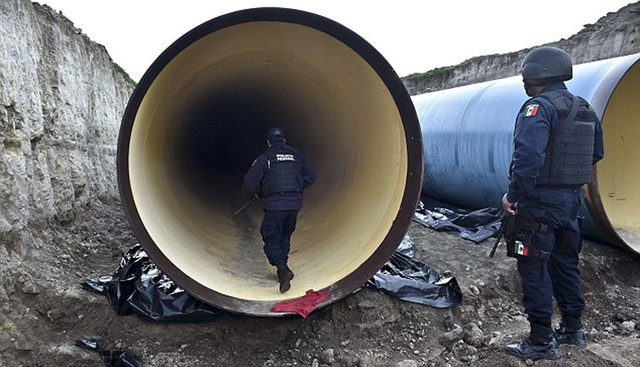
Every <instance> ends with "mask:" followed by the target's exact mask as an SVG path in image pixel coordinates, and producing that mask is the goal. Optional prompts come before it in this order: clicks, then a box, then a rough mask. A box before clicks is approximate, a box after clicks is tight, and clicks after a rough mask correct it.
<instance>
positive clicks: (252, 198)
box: [231, 196, 258, 218]
mask: <svg viewBox="0 0 640 367" xmlns="http://www.w3.org/2000/svg"><path fill="white" fill-rule="evenodd" d="M256 200H258V197H257V196H252V197H251V199H250V200H249V201H247V202H246V203H244V205H242V206H241V207H240V209H238V210H236V211H235V213H233V214H231V218H233V217H235V216H236V215H238V214H240V212H241V211H243V210H245V209H247V207H248V206H249V205H251V204H253V203H254V202H255V201H256Z"/></svg>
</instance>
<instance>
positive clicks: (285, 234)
mask: <svg viewBox="0 0 640 367" xmlns="http://www.w3.org/2000/svg"><path fill="white" fill-rule="evenodd" d="M297 220H298V210H265V211H264V218H263V219H262V226H261V227H260V234H261V235H262V241H263V242H264V253H265V254H266V255H267V259H268V260H269V264H271V265H276V264H277V263H278V262H280V261H283V260H284V261H287V260H288V259H289V250H290V249H291V235H292V234H293V231H295V229H296V222H297Z"/></svg>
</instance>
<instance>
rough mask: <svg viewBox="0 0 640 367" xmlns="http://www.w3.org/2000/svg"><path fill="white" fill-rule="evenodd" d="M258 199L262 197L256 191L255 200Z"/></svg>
mask: <svg viewBox="0 0 640 367" xmlns="http://www.w3.org/2000/svg"><path fill="white" fill-rule="evenodd" d="M258 199H260V195H258V193H257V192H256V193H254V194H253V200H258Z"/></svg>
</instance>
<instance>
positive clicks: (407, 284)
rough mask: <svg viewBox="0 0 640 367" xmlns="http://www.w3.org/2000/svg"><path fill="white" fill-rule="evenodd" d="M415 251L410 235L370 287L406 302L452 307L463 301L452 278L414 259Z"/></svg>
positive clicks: (373, 279)
mask: <svg viewBox="0 0 640 367" xmlns="http://www.w3.org/2000/svg"><path fill="white" fill-rule="evenodd" d="M414 254H415V248H414V244H413V241H411V239H410V238H409V237H408V236H405V238H404V240H403V241H402V243H401V244H400V246H399V247H398V250H397V251H395V252H394V253H393V255H392V256H391V259H390V260H389V261H387V263H386V264H385V265H384V266H383V267H382V269H380V270H379V271H378V272H377V273H376V274H375V275H374V276H373V277H372V278H371V279H370V280H369V281H368V282H367V285H368V286H370V287H373V288H374V289H377V290H378V291H381V292H382V293H385V294H388V295H391V296H393V297H396V298H398V299H401V300H403V301H407V302H413V303H419V304H423V305H427V306H431V307H436V308H449V307H454V306H457V305H459V304H460V303H461V302H462V292H461V290H460V287H459V286H458V282H457V281H456V279H455V278H453V277H443V276H440V275H439V274H438V273H437V272H435V271H434V270H433V269H431V268H430V267H429V266H427V265H426V264H424V263H422V262H420V261H418V260H416V259H415V258H414Z"/></svg>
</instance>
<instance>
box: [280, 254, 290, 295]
mask: <svg viewBox="0 0 640 367" xmlns="http://www.w3.org/2000/svg"><path fill="white" fill-rule="evenodd" d="M276 267H278V282H279V283H280V293H284V292H286V291H288V290H289V288H291V279H293V272H292V271H291V269H289V267H288V266H287V262H286V261H280V262H279V263H277V264H276Z"/></svg>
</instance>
